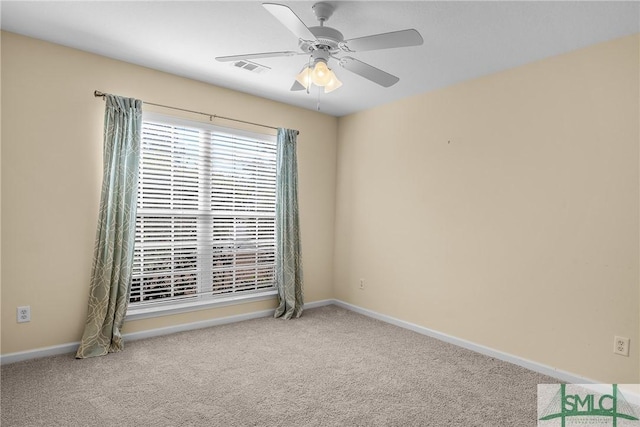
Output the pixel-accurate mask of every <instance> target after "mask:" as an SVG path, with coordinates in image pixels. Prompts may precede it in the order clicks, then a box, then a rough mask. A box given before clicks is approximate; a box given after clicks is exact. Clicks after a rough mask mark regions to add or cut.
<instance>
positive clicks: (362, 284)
mask: <svg viewBox="0 0 640 427" xmlns="http://www.w3.org/2000/svg"><path fill="white" fill-rule="evenodd" d="M360 289H364V279H360Z"/></svg>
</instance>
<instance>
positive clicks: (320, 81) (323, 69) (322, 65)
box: [311, 61, 335, 86]
mask: <svg viewBox="0 0 640 427" xmlns="http://www.w3.org/2000/svg"><path fill="white" fill-rule="evenodd" d="M334 76H335V74H333V71H331V70H330V69H329V67H327V63H326V62H325V61H317V62H316V65H315V66H314V67H313V71H312V72H311V81H313V83H314V84H315V85H316V86H326V85H327V83H329V82H330V81H331V79H332V78H333V77H334Z"/></svg>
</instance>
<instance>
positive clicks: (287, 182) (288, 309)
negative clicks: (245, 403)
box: [275, 128, 303, 319]
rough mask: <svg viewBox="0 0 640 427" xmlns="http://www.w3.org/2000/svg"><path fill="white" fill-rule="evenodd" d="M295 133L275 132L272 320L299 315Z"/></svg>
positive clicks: (299, 286)
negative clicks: (274, 297) (274, 303)
mask: <svg viewBox="0 0 640 427" xmlns="http://www.w3.org/2000/svg"><path fill="white" fill-rule="evenodd" d="M297 136H298V131H295V130H291V129H282V128H279V129H278V158H277V162H276V169H277V176H276V286H277V287H278V301H279V304H278V308H277V309H276V312H275V317H282V318H284V319H291V318H292V317H300V315H301V314H302V305H303V301H302V254H301V252H300V226H299V223H298V164H297V163H298V162H297V159H296V139H297Z"/></svg>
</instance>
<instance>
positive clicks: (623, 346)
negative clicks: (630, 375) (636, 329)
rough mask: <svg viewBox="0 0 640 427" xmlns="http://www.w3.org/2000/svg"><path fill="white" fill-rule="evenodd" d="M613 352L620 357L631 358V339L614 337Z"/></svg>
mask: <svg viewBox="0 0 640 427" xmlns="http://www.w3.org/2000/svg"><path fill="white" fill-rule="evenodd" d="M613 352H614V353H615V354H619V355H620V356H627V357H629V338H626V337H614V339H613Z"/></svg>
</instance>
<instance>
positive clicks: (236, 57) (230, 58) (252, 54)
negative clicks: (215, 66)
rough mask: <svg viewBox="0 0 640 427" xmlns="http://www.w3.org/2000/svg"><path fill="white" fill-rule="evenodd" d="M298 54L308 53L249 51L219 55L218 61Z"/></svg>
mask: <svg viewBox="0 0 640 427" xmlns="http://www.w3.org/2000/svg"><path fill="white" fill-rule="evenodd" d="M296 55H306V53H304V52H294V51H292V50H288V51H284V52H262V53H248V54H245V55H231V56H217V57H216V61H220V62H231V61H240V60H242V59H258V58H276V57H279V56H296Z"/></svg>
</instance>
